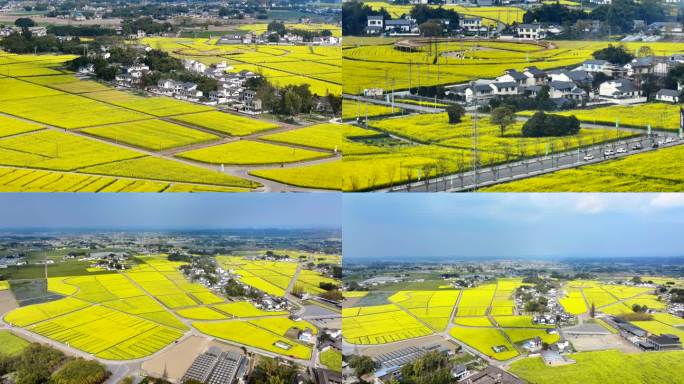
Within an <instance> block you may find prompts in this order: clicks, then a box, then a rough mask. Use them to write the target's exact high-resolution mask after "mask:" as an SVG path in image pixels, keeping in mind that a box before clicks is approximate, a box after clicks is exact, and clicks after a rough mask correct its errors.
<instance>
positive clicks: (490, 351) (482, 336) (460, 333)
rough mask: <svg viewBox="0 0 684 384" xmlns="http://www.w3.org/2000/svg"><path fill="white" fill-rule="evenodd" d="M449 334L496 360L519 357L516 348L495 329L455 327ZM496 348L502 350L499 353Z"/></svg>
mask: <svg viewBox="0 0 684 384" xmlns="http://www.w3.org/2000/svg"><path fill="white" fill-rule="evenodd" d="M449 334H450V335H451V336H452V337H454V338H456V339H458V340H460V341H462V342H464V343H466V344H468V345H469V346H471V347H472V348H475V349H477V350H478V351H479V352H480V353H482V354H484V355H486V356H489V357H491V358H493V359H496V360H508V359H511V358H513V357H516V356H518V352H517V351H516V349H515V347H513V345H511V343H509V342H508V340H507V339H506V337H505V336H504V335H503V333H502V332H501V331H500V330H498V329H495V328H464V327H454V328H451V331H450V332H449ZM494 348H500V349H501V350H500V351H499V352H497V351H495V350H494Z"/></svg>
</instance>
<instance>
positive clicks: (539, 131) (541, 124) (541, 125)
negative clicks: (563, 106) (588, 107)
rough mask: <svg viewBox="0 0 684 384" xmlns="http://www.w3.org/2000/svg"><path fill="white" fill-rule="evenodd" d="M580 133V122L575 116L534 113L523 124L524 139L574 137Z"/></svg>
mask: <svg viewBox="0 0 684 384" xmlns="http://www.w3.org/2000/svg"><path fill="white" fill-rule="evenodd" d="M579 131H580V122H579V120H577V118H576V117H575V116H561V115H553V114H546V113H544V112H543V111H539V112H537V113H535V114H534V115H533V116H532V117H531V118H530V119H529V120H527V121H526V122H525V124H523V128H522V134H523V136H524V137H549V136H568V135H575V134H577V133H579Z"/></svg>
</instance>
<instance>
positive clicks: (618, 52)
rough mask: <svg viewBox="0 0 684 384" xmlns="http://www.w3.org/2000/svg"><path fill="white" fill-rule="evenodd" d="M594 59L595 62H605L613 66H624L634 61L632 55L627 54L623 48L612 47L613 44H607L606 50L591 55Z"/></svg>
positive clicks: (620, 46)
mask: <svg viewBox="0 0 684 384" xmlns="http://www.w3.org/2000/svg"><path fill="white" fill-rule="evenodd" d="M592 56H594V59H596V60H606V61H608V62H610V63H613V64H619V65H625V64H627V63H629V62H630V61H632V59H634V55H632V54H631V53H629V52H627V50H626V49H625V47H624V46H622V45H619V46H617V47H616V46H614V45H613V44H608V46H607V47H606V48H603V49H599V50H598V51H595V52H594V53H592Z"/></svg>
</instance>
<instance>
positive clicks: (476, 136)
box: [472, 108, 480, 189]
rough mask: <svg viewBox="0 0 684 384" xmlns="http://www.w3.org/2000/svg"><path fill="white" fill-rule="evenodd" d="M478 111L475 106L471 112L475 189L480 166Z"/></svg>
mask: <svg viewBox="0 0 684 384" xmlns="http://www.w3.org/2000/svg"><path fill="white" fill-rule="evenodd" d="M478 118H479V116H478V111H477V108H475V113H474V114H473V118H472V120H473V148H474V152H473V171H474V172H475V177H474V186H475V189H477V184H478V183H479V181H480V180H479V178H480V175H479V168H480V137H479V136H480V135H479V132H478V124H477V123H478Z"/></svg>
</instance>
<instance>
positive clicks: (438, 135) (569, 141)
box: [370, 113, 633, 160]
mask: <svg viewBox="0 0 684 384" xmlns="http://www.w3.org/2000/svg"><path fill="white" fill-rule="evenodd" d="M370 125H371V126H372V127H374V128H377V129H381V130H383V131H386V132H390V133H393V134H396V135H399V136H403V137H407V138H409V139H411V140H414V141H417V142H420V143H424V144H430V143H437V144H440V145H444V146H449V147H454V148H459V149H468V150H474V149H475V147H474V143H473V121H472V117H470V116H467V117H465V118H464V119H463V121H462V122H461V123H459V124H449V122H448V117H447V115H446V114H445V113H440V114H422V115H412V116H407V117H402V118H391V119H385V120H377V121H372V122H371V123H370ZM522 125H523V123H516V124H514V125H513V126H511V127H508V128H507V129H506V131H505V133H504V135H503V136H501V132H500V128H499V127H498V126H496V125H494V124H491V123H490V122H489V118H483V119H480V120H479V121H478V125H477V126H478V128H477V132H478V148H479V150H481V151H485V152H489V153H497V154H500V155H503V156H504V157H505V158H507V159H509V160H513V159H515V158H518V157H525V156H531V155H537V156H539V155H543V154H545V153H546V152H549V151H553V152H559V151H568V150H572V149H575V148H578V147H585V146H589V145H595V144H596V143H600V142H605V141H611V140H615V139H618V138H626V137H629V136H632V135H633V134H631V133H625V132H623V131H616V130H615V129H584V130H581V131H580V133H579V134H577V135H573V136H562V137H549V138H526V137H523V136H522Z"/></svg>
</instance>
